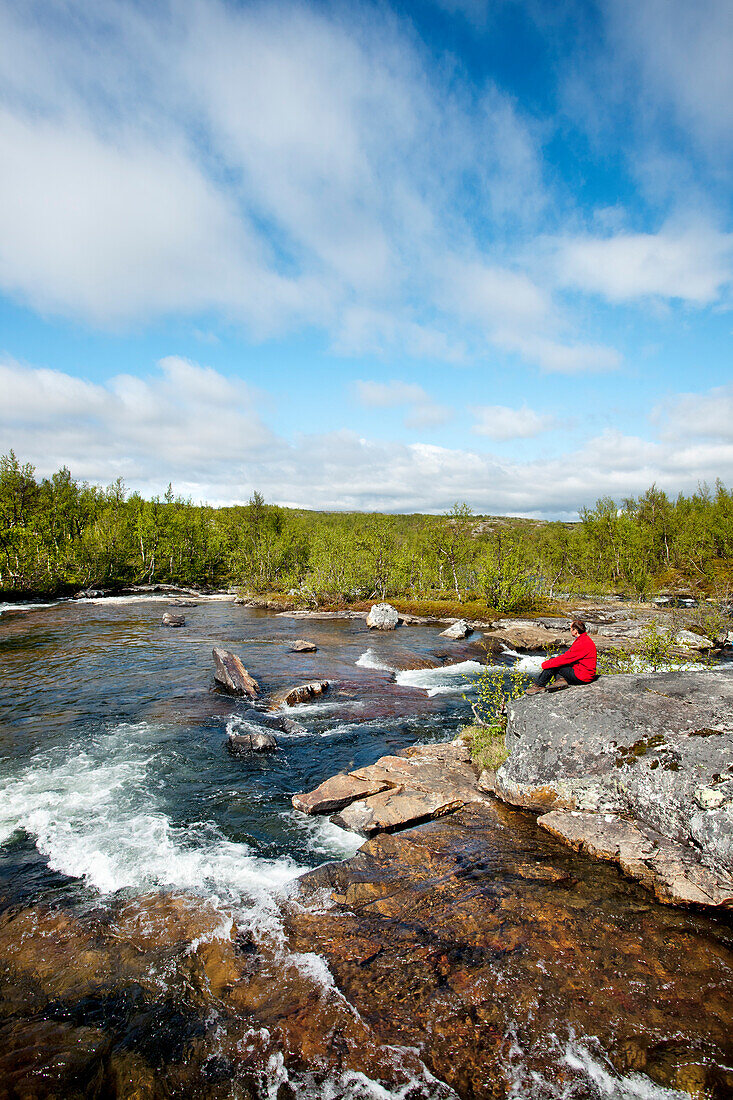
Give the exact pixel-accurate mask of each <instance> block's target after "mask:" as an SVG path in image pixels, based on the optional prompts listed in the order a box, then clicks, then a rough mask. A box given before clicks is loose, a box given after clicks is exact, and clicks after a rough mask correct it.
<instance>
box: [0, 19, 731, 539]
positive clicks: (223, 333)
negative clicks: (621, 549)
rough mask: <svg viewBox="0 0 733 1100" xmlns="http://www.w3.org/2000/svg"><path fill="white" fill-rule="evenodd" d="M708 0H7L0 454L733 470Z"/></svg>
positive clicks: (677, 473)
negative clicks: (325, 0)
mask: <svg viewBox="0 0 733 1100" xmlns="http://www.w3.org/2000/svg"><path fill="white" fill-rule="evenodd" d="M731 56H733V7H732V6H731V4H730V3H729V2H728V0H700V2H698V3H696V4H694V5H691V4H689V3H688V2H687V0H605V2H601V3H593V2H591V0H583V2H581V0H578V2H575V3H573V2H566V3H563V2H562V0H552V2H551V0H493V2H492V3H484V2H480V0H433V2H431V0H421V2H419V3H410V2H401V3H393V4H391V5H390V4H386V3H385V4H381V3H380V4H373V3H344V2H341V3H334V4H328V3H321V2H311V3H293V2H277V0H276V2H272V0H270V2H267V3H247V2H242V0H240V2H234V0H171V2H156V3H153V2H152V0H149V2H137V3H135V2H131V0H96V2H95V4H93V5H91V4H88V3H85V2H82V0H43V2H34V0H24V2H23V3H20V2H17V0H0V394H2V397H0V452H2V453H5V452H7V451H8V450H9V449H10V448H14V450H15V451H16V453H17V455H18V456H19V457H20V458H21V459H22V460H24V461H31V462H33V463H34V464H35V465H36V467H37V469H38V470H39V472H40V473H43V474H46V473H49V472H51V471H52V470H54V469H57V468H58V467H59V466H61V465H63V464H66V465H68V466H69V468H70V469H71V470H72V472H73V473H74V474H75V475H76V476H78V477H83V478H86V479H88V480H90V481H94V482H100V483H106V482H109V481H111V480H114V479H115V478H117V477H120V476H121V477H123V478H124V480H125V482H126V483H127V484H128V485H129V486H130V487H131V488H135V489H139V490H141V491H142V492H143V493H145V494H146V495H151V494H153V493H158V492H161V491H164V489H165V487H166V485H167V484H168V482H169V481H172V483H173V485H174V488H175V489H176V490H177V491H179V492H181V493H183V494H184V495H186V496H190V497H192V499H194V500H196V501H199V500H207V501H210V502H212V503H229V502H232V501H241V500H246V499H247V498H248V497H249V495H250V494H251V492H252V491H253V489H255V488H256V489H258V490H260V491H261V492H263V493H264V494H265V496H266V498H267V499H268V500H272V501H276V502H278V503H282V504H287V505H296V506H302V507H314V508H357V509H366V510H383V511H436V512H440V511H444V510H446V509H447V508H449V507H450V506H451V504H452V503H453V502H454V501H457V500H460V501H466V502H468V503H469V504H470V505H471V506H472V507H473V508H474V509H475V510H476V511H478V512H493V513H513V514H521V515H530V516H540V517H548V518H550V517H573V516H575V515H576V514H577V510H578V508H580V507H582V506H584V505H587V504H591V503H592V502H593V501H594V500H595V499H596V498H597V497H599V496H602V495H610V496H613V497H615V498H616V499H621V498H622V497H625V496H628V495H631V494H634V493H638V492H641V491H643V490H644V489H645V488H647V487H648V486H649V485H650V484H651V483H652V482H656V483H657V484H658V485H659V486H660V487H662V488H665V489H666V490H668V491H669V492H672V493H676V492H678V491H687V492H689V491H691V490H694V489H695V488H696V486H697V485H698V483H700V482H705V481H707V482H708V483H711V484H712V483H714V482H715V479H716V478H718V477H719V478H721V479H722V480H723V481H724V482H725V483H726V484H728V485H730V484H732V483H733V371H732V370H731V366H732V359H731V346H732V343H733V314H732V313H731V304H732V294H731V287H732V283H733V225H732V223H733V209H732V204H731V195H732V191H731V169H732V167H733V159H732V153H733V121H732V119H731V112H730V103H731V102H733V66H731V64H730V58H731Z"/></svg>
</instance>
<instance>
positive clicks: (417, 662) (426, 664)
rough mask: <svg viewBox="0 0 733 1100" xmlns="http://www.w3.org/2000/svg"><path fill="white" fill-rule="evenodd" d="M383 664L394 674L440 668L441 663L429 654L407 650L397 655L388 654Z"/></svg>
mask: <svg viewBox="0 0 733 1100" xmlns="http://www.w3.org/2000/svg"><path fill="white" fill-rule="evenodd" d="M384 661H385V664H387V665H389V667H390V668H391V669H394V671H395V672H403V671H407V670H410V669H415V668H440V666H441V664H442V663H443V662H442V661H440V660H439V659H438V658H437V657H434V656H433V655H432V654H429V653H414V652H412V651H410V650H408V649H405V650H400V651H399V652H397V653H389V654H388V655H385V657H384Z"/></svg>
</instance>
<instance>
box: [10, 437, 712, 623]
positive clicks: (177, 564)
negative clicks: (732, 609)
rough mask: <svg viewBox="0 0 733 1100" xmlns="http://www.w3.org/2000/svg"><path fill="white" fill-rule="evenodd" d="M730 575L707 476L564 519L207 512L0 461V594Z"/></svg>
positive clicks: (303, 591)
mask: <svg viewBox="0 0 733 1100" xmlns="http://www.w3.org/2000/svg"><path fill="white" fill-rule="evenodd" d="M732 582H733V492H731V490H728V489H726V488H725V487H724V486H723V485H722V484H721V483H720V482H719V483H718V484H717V485H716V487H715V489H714V490H713V491H711V490H709V489H708V488H706V487H704V486H703V487H701V488H699V489H698V491H697V492H696V493H693V494H692V495H691V496H685V495H683V494H680V495H679V496H678V497H677V498H676V499H674V500H673V499H671V498H669V497H668V496H667V495H666V494H665V493H663V492H662V491H661V490H659V489H657V488H656V487H655V486H652V487H651V488H650V489H648V490H647V491H646V492H645V493H644V494H642V495H641V496H639V497H638V498H630V499H628V500H624V501H621V502H616V501H614V500H611V499H610V498H604V499H602V500H599V501H598V502H597V503H596V505H595V507H594V508H590V509H584V510H583V511H581V513H580V520H579V522H577V523H543V522H540V521H532V520H521V519H512V518H497V517H493V518H492V517H485V516H476V515H474V514H473V513H472V512H471V510H470V509H469V508H468V507H467V506H466V505H465V504H456V505H454V507H453V508H452V509H451V510H450V511H449V512H447V513H446V514H444V515H442V516H433V515H417V514H416V515H382V514H378V513H374V514H365V513H357V512H348V513H346V512H311V511H306V510H298V509H289V508H281V507H279V506H277V505H273V504H267V503H266V502H265V500H264V499H263V497H262V495H261V494H260V493H258V492H254V493H253V494H252V496H251V498H250V500H249V501H248V502H247V503H246V504H243V505H235V506H231V507H223V508H212V507H209V506H206V505H195V504H192V503H191V502H190V501H186V500H183V499H182V498H181V497H179V496H176V495H175V494H174V493H173V490H172V488H171V487H170V486H169V488H168V491H167V492H166V494H165V495H164V496H163V497H162V498H159V497H154V498H153V499H152V500H145V499H143V497H142V496H140V494H139V493H134V492H132V493H131V492H128V491H127V490H126V488H125V486H124V484H123V483H122V481H119V480H118V481H116V482H115V483H114V484H112V485H110V486H108V487H106V488H101V487H99V486H96V485H90V484H88V483H87V482H83V481H79V480H77V479H75V478H74V477H72V474H71V472H70V471H69V470H68V469H66V468H63V469H61V470H59V471H57V472H56V473H55V474H53V475H52V476H51V477H49V478H42V479H39V478H37V477H36V472H35V470H34V468H33V466H32V465H31V464H30V463H25V464H22V463H21V462H19V460H18V459H17V457H16V456H15V454H14V453H13V452H12V451H11V452H10V453H9V454H8V455H6V456H3V457H2V458H0V591H2V593H3V594H4V595H5V596H6V597H7V596H11V597H13V596H22V595H23V596H25V595H62V594H66V593H69V592H72V591H76V590H79V589H84V588H105V589H115V588H120V587H124V586H127V585H133V584H175V585H182V586H204V587H209V588H220V587H228V586H232V585H235V586H241V587H242V588H243V589H245V590H248V591H250V592H252V593H266V592H267V593H284V594H288V595H290V596H291V597H295V598H297V600H298V601H299V602H301V603H303V604H309V603H311V604H314V605H315V604H324V603H341V602H347V603H348V602H355V601H360V600H370V599H389V598H392V599H400V598H401V599H404V600H411V601H428V600H446V599H447V600H452V601H455V602H458V603H464V602H470V601H476V600H479V601H481V602H483V603H485V604H486V605H487V606H488V607H491V608H493V609H495V610H497V611H502V612H512V611H518V610H521V609H522V608H529V607H531V605H532V603H533V601H536V600H537V599H538V598H540V597H542V596H554V595H558V594H562V593H564V592H570V593H572V592H579V591H588V590H590V591H597V590H606V591H610V590H616V591H620V592H623V593H627V594H630V595H635V596H645V595H648V594H650V593H651V592H653V591H654V590H657V589H659V588H663V587H665V586H667V587H670V586H680V585H686V586H693V587H694V588H696V589H698V590H699V591H701V592H705V593H714V592H718V593H723V592H724V590H725V589H726V588H727V586H728V585H729V584H731V583H732Z"/></svg>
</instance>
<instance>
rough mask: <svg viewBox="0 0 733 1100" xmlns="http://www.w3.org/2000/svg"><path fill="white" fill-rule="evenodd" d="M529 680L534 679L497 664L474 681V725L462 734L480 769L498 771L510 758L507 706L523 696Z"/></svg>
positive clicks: (486, 669) (487, 668) (482, 672)
mask: <svg viewBox="0 0 733 1100" xmlns="http://www.w3.org/2000/svg"><path fill="white" fill-rule="evenodd" d="M529 681H530V677H529V676H528V675H527V674H526V673H525V672H521V671H520V670H519V669H517V668H505V667H499V666H496V665H492V666H487V667H486V668H484V669H483V670H482V671H481V673H480V675H479V676H478V677H477V679H476V680H475V681H474V683H475V685H476V698H475V700H473V701H471V710H472V711H473V716H474V722H473V723H472V724H471V725H470V726H465V727H464V728H463V730H462V731H461V732H462V734H463V736H464V737H465V738H466V740H467V741H469V742H470V746H471V759H472V760H473V763H474V765H475V766H476V767H477V768H479V769H484V768H488V769H490V770H496V768H498V767H500V766H501V765H502V764H503V763H504V761H505V760H506V758H507V757H508V755H509V753H508V751H507V748H506V741H505V734H506V723H507V716H506V704H507V703H508V702H509V700H510V699H514V698H516V696H517V695H521V694H522V692H524V691H525V690H526V688H527V685H528V684H529ZM464 698H466V697H465V696H464Z"/></svg>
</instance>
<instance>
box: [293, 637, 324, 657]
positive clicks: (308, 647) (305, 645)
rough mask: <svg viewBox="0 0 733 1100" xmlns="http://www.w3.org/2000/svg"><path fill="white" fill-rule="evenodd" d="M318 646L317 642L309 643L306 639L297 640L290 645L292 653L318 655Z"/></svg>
mask: <svg viewBox="0 0 733 1100" xmlns="http://www.w3.org/2000/svg"><path fill="white" fill-rule="evenodd" d="M317 651H318V646H317V645H316V643H315V642H309V641H307V640H306V639H305V638H296V640H295V641H294V642H291V643H290V652H291V653H316V652H317Z"/></svg>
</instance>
